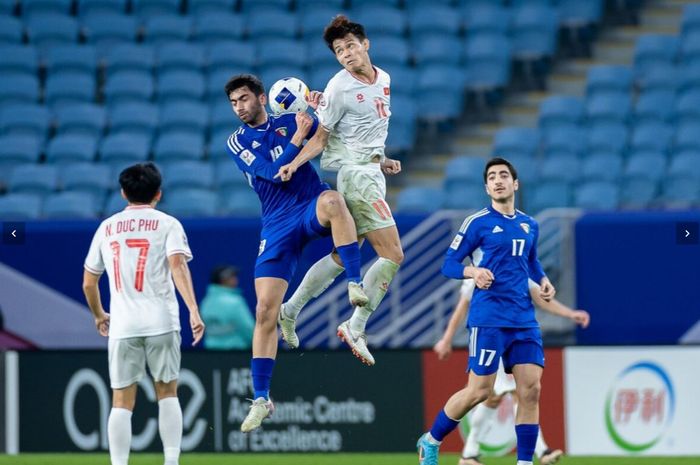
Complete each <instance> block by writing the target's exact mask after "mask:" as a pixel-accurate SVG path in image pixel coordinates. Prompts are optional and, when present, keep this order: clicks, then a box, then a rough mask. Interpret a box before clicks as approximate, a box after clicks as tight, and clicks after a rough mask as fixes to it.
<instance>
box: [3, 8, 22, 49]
mask: <svg viewBox="0 0 700 465" xmlns="http://www.w3.org/2000/svg"><path fill="white" fill-rule="evenodd" d="M23 36H24V28H23V26H22V22H21V21H20V20H19V19H17V18H14V17H12V16H5V15H0V43H2V44H6V45H11V44H14V45H20V44H21V43H22V37H23Z"/></svg>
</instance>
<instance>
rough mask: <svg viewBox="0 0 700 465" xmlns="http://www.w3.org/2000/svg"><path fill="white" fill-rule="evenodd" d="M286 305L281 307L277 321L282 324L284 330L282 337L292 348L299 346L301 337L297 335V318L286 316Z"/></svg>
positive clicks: (281, 328)
mask: <svg viewBox="0 0 700 465" xmlns="http://www.w3.org/2000/svg"><path fill="white" fill-rule="evenodd" d="M284 306H285V304H282V307H280V313H279V315H278V316H277V323H278V324H279V325H280V330H281V332H282V339H284V341H285V342H286V343H287V345H288V346H289V347H291V348H292V349H296V348H297V347H299V337H298V336H297V332H296V327H297V320H293V319H291V318H289V317H288V316H286V314H285V313H284Z"/></svg>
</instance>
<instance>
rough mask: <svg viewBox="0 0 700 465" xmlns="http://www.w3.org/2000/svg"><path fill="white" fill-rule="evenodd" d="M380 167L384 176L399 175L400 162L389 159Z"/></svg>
mask: <svg viewBox="0 0 700 465" xmlns="http://www.w3.org/2000/svg"><path fill="white" fill-rule="evenodd" d="M381 167H382V172H383V173H384V174H399V173H400V172H401V162H400V161H398V160H392V159H391V158H385V159H384V161H383V162H382V163H381Z"/></svg>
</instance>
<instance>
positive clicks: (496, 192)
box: [484, 157, 518, 202]
mask: <svg viewBox="0 0 700 465" xmlns="http://www.w3.org/2000/svg"><path fill="white" fill-rule="evenodd" d="M484 183H485V184H486V193H487V194H488V195H489V197H491V199H492V200H494V201H496V202H507V201H509V200H511V199H512V198H513V195H514V194H515V191H517V190H518V172H517V171H515V167H514V166H513V165H512V164H511V163H510V162H509V161H508V160H506V159H504V158H498V157H496V158H492V159H490V160H489V161H488V162H487V163H486V167H485V168H484Z"/></svg>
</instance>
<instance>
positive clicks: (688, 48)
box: [680, 30, 700, 65]
mask: <svg viewBox="0 0 700 465" xmlns="http://www.w3.org/2000/svg"><path fill="white" fill-rule="evenodd" d="M680 60H681V61H682V62H683V63H685V64H687V65H694V64H699V63H700V30H697V31H693V32H690V33H688V34H684V35H683V38H682V39H681V44H680Z"/></svg>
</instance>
